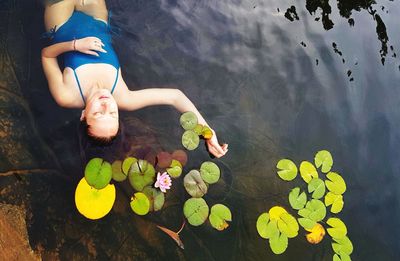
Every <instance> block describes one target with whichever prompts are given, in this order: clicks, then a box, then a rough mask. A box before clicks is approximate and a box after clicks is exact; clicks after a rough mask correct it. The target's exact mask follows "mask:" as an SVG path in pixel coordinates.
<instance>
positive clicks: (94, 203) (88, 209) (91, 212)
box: [75, 178, 115, 219]
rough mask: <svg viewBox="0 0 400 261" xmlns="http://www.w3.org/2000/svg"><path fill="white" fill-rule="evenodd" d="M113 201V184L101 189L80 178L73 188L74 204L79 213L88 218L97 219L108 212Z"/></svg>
mask: <svg viewBox="0 0 400 261" xmlns="http://www.w3.org/2000/svg"><path fill="white" fill-rule="evenodd" d="M114 201H115V186H114V185H111V184H108V185H106V187H105V188H103V189H100V190H98V189H95V188H93V187H91V186H90V185H89V184H88V183H87V181H86V179H85V178H82V179H81V180H80V181H79V183H78V186H77V187H76V190H75V205H76V208H77V209H78V211H79V213H81V214H82V215H84V216H85V217H86V218H89V219H99V218H102V217H104V216H105V215H107V214H108V212H110V210H111V208H112V206H113V205H114Z"/></svg>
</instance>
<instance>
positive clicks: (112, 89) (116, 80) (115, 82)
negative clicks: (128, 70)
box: [111, 68, 119, 94]
mask: <svg viewBox="0 0 400 261" xmlns="http://www.w3.org/2000/svg"><path fill="white" fill-rule="evenodd" d="M118 74H119V68H117V76H116V77H115V81H114V84H113V87H112V88H111V94H112V93H113V92H114V89H115V86H116V85H117V82H118Z"/></svg>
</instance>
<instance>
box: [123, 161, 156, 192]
mask: <svg viewBox="0 0 400 261" xmlns="http://www.w3.org/2000/svg"><path fill="white" fill-rule="evenodd" d="M155 176H156V172H155V170H154V167H153V165H151V164H150V163H148V162H147V161H146V160H142V159H140V160H138V161H137V162H135V163H134V164H132V166H131V168H130V170H129V176H128V178H129V183H130V184H131V185H132V187H133V188H134V189H135V190H137V191H142V190H143V188H144V187H146V186H148V185H150V184H153V183H154V179H155Z"/></svg>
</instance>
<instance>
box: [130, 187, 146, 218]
mask: <svg viewBox="0 0 400 261" xmlns="http://www.w3.org/2000/svg"><path fill="white" fill-rule="evenodd" d="M130 205H131V208H132V210H133V212H135V213H136V214H138V215H140V216H143V215H146V214H147V213H149V210H150V201H149V199H148V198H147V196H146V195H145V194H144V193H142V192H136V193H135V194H134V195H133V197H132V198H131V203H130Z"/></svg>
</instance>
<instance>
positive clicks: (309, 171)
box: [300, 161, 318, 183]
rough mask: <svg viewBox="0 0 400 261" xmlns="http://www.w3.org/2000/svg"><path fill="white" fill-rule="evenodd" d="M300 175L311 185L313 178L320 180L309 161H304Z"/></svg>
mask: <svg viewBox="0 0 400 261" xmlns="http://www.w3.org/2000/svg"><path fill="white" fill-rule="evenodd" d="M300 175H301V177H302V178H303V180H304V181H305V182H306V183H309V182H310V181H311V180H312V179H313V178H318V172H317V169H316V168H315V167H314V165H313V164H312V163H311V162H308V161H303V162H302V163H301V164H300Z"/></svg>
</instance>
